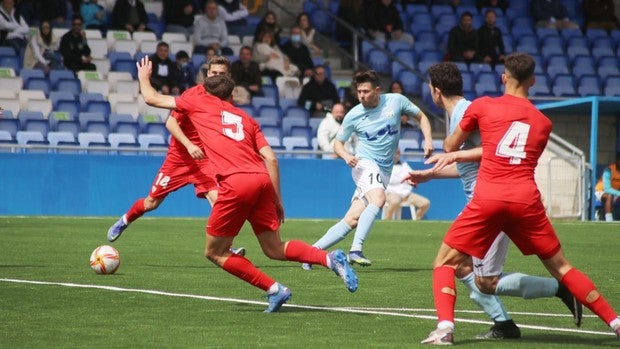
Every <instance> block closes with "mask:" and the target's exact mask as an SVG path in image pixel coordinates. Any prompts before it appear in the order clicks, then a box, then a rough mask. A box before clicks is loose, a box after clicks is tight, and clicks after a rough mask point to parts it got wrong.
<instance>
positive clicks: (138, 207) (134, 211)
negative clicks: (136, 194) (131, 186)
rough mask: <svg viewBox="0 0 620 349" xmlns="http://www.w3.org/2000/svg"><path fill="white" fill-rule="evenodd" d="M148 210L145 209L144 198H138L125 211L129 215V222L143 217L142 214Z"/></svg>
mask: <svg viewBox="0 0 620 349" xmlns="http://www.w3.org/2000/svg"><path fill="white" fill-rule="evenodd" d="M145 212H146V210H145V209H144V198H142V199H138V200H136V202H134V203H133V205H132V206H131V208H130V209H129V211H127V213H125V215H126V217H127V224H129V223H131V222H133V221H135V220H136V219H138V218H140V217H142V215H143V214H144V213H145Z"/></svg>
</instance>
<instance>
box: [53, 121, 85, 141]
mask: <svg viewBox="0 0 620 349" xmlns="http://www.w3.org/2000/svg"><path fill="white" fill-rule="evenodd" d="M50 125H51V123H50ZM55 125H56V126H55V127H54V128H52V129H53V130H55V131H58V132H70V133H71V134H73V135H74V136H76V137H77V134H78V133H80V131H81V130H82V127H81V126H80V122H79V121H78V120H58V121H56V122H55Z"/></svg>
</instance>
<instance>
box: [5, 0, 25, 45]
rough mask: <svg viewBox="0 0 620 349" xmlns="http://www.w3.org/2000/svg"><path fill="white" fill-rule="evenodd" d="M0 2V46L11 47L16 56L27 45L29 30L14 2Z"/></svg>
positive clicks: (8, 0) (10, 0)
mask: <svg viewBox="0 0 620 349" xmlns="http://www.w3.org/2000/svg"><path fill="white" fill-rule="evenodd" d="M1 1H2V2H0V46H11V47H13V49H14V50H15V53H16V54H17V55H20V53H21V51H22V50H23V49H25V48H26V45H28V33H29V32H30V28H29V27H28V23H27V22H26V20H25V19H24V18H23V17H22V16H21V15H20V14H19V13H18V12H17V10H16V9H15V2H14V0H1Z"/></svg>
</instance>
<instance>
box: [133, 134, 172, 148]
mask: <svg viewBox="0 0 620 349" xmlns="http://www.w3.org/2000/svg"><path fill="white" fill-rule="evenodd" d="M138 143H140V146H141V147H142V148H144V149H148V148H149V146H151V145H153V144H156V145H157V146H160V147H167V146H168V144H167V143H166V140H165V139H164V137H163V136H162V135H159V134H146V133H141V134H139V135H138Z"/></svg>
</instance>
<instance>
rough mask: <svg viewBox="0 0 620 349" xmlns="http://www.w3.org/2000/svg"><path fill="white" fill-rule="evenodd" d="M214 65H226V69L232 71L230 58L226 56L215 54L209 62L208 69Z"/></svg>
mask: <svg viewBox="0 0 620 349" xmlns="http://www.w3.org/2000/svg"><path fill="white" fill-rule="evenodd" d="M212 65H225V66H226V69H227V70H228V71H230V60H229V59H228V58H226V57H224V56H213V57H211V59H209V61H208V62H207V66H208V69H211V66H212Z"/></svg>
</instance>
